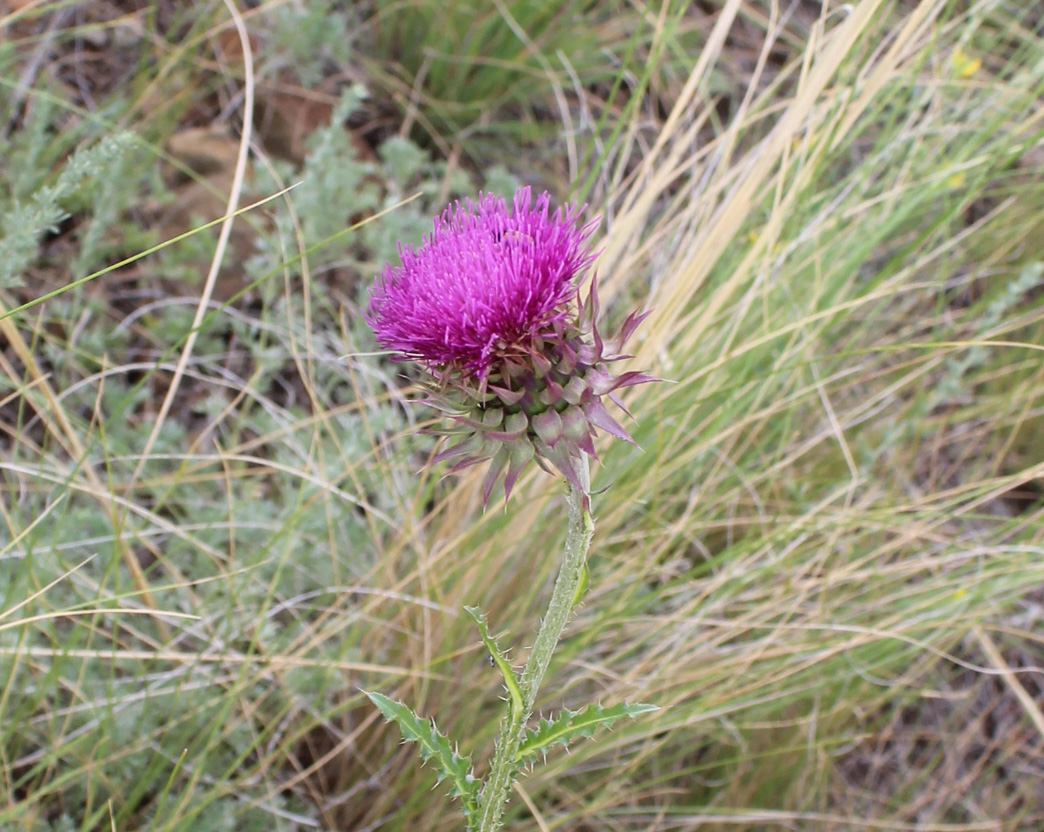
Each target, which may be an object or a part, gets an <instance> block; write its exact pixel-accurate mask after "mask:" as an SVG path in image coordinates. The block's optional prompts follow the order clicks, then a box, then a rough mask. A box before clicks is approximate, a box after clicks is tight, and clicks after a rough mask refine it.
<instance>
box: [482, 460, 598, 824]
mask: <svg viewBox="0 0 1044 832" xmlns="http://www.w3.org/2000/svg"><path fill="white" fill-rule="evenodd" d="M574 464H575V466H576V473H577V477H578V478H579V480H580V483H581V484H582V486H583V487H582V488H577V487H576V486H575V485H570V486H569V530H568V532H567V533H566V543H565V556H564V558H563V560H562V568H561V569H560V570H559V572H558V578H557V579H556V580H555V588H554V591H553V592H552V593H551V603H550V604H549V605H548V608H547V613H546V614H545V615H544V620H543V621H542V622H541V623H540V629H539V630H538V631H537V637H536V641H535V642H534V643H533V649H532V651H531V652H530V654H529V661H528V662H526V669H525V670H524V671H523V673H522V681H521V683H520V684H521V687H522V703H523V707H522V710H521V711H517V710H516V709H514V708H512V710H511V713H509V714H508V716H506V717H505V718H504V720H503V721H502V722H501V724H500V736H499V737H498V739H497V746H496V748H497V750H496V753H495V754H494V755H493V766H492V768H491V769H490V773H489V778H488V779H487V780H486V785H485V787H484V789H483V791H482V797H481V799H480V806H481V812H482V814H481V816H480V819H479V827H478V828H479V832H495V830H497V829H499V828H500V816H501V814H502V813H503V811H504V804H505V803H506V802H507V796H508V790H509V789H510V788H511V784H512V783H513V782H514V780H515V774H516V772H517V766H516V763H515V757H516V756H517V754H518V748H519V745H520V744H521V743H522V737H523V734H524V731H525V726H526V723H527V722H528V721H529V717H530V715H531V714H532V712H533V705H534V704H535V702H536V698H537V693H538V692H539V690H540V683H541V681H543V678H544V674H545V673H546V672H547V667H548V665H549V664H550V663H551V656H552V654H553V653H554V652H555V647H557V646H558V640H559V638H561V636H562V630H564V629H565V625H566V622H567V621H568V620H569V614H570V613H571V612H572V611H573V605H574V601H575V598H576V592H577V587H579V585H580V581H581V578H582V576H583V571H584V565H585V563H586V562H587V551H588V549H589V548H590V547H591V537H592V536H593V535H594V518H593V517H592V516H591V508H590V505H591V498H590V492H591V474H590V469H589V468H588V461H587V457H586V456H583V457H582V458H581V459H579V460H574Z"/></svg>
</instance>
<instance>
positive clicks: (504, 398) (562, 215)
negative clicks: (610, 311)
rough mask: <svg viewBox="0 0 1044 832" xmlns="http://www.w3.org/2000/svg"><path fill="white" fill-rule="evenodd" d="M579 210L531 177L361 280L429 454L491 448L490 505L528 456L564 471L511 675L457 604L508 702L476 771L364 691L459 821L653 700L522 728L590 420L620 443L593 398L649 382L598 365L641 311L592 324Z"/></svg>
mask: <svg viewBox="0 0 1044 832" xmlns="http://www.w3.org/2000/svg"><path fill="white" fill-rule="evenodd" d="M582 212H583V209H582V208H578V207H576V206H568V207H564V208H561V207H560V208H558V209H556V210H555V211H554V212H553V213H552V211H551V198H550V196H549V195H548V194H546V193H544V194H542V195H541V196H540V197H538V198H537V199H536V201H535V203H534V201H533V198H532V193H531V191H530V189H529V188H521V189H519V191H518V192H517V193H516V194H515V198H514V203H513V205H512V206H510V207H509V206H508V204H507V201H506V200H504V199H503V198H500V197H497V196H493V195H487V196H485V197H480V199H479V201H478V202H477V203H474V202H471V201H465V202H463V203H456V204H455V205H454V206H451V207H449V208H447V209H446V211H445V212H444V213H443V214H442V216H441V217H439V218H438V219H436V220H435V227H434V230H433V231H432V233H431V234H430V235H429V236H428V237H426V238H425V240H424V242H423V244H422V245H421V246H420V247H418V248H416V249H413V248H410V247H408V246H402V245H400V247H399V255H400V259H401V265H399V266H393V265H391V264H389V265H388V266H386V267H385V269H384V272H383V274H382V275H381V277H380V278H379V279H378V280H377V283H376V285H375V286H374V287H373V288H372V290H371V293H370V303H369V306H368V308H367V311H366V319H367V321H368V322H369V323H370V325H371V326H372V327H373V329H374V331H375V333H376V336H377V340H378V342H379V343H380V344H381V346H382V347H384V348H386V349H388V350H390V351H392V353H393V355H394V356H395V358H396V360H400V361H415V362H418V363H419V364H421V365H422V366H423V367H425V368H426V370H427V373H428V384H427V387H428V398H427V399H426V402H427V403H428V404H430V405H432V406H434V407H436V408H438V409H439V410H441V411H443V412H444V413H446V414H447V415H448V417H449V418H450V420H451V422H452V425H451V426H450V427H448V428H446V429H444V430H443V431H441V432H443V433H445V434H447V435H448V436H450V437H451V438H452V440H453V441H452V443H451V444H450V447H449V448H448V449H447V450H445V451H444V452H442V453H441V454H439V455H438V456H436V457H435V458H434V460H433V463H437V462H440V461H442V460H447V459H449V460H454V461H455V464H454V466H453V468H452V469H451V470H453V471H457V470H460V469H463V468H467V467H469V466H472V465H475V464H478V463H480V462H485V461H487V460H489V462H490V464H489V469H488V472H487V474H486V478H485V483H484V486H483V501H484V503H485V504H487V505H488V503H489V500H490V497H491V496H492V494H493V492H494V490H495V488H496V486H497V484H498V483H499V482H501V481H502V482H503V487H504V496H505V500H507V499H508V498H510V495H511V490H512V488H513V487H514V485H515V483H516V482H517V480H518V477H519V476H520V475H521V474H522V472H523V470H524V469H525V468H526V466H527V465H528V464H529V463H530V462H531V461H535V462H536V463H537V464H538V465H540V466H541V467H543V468H544V469H545V470H546V471H549V472H553V471H555V470H557V471H558V472H559V473H560V474H561V475H562V476H564V477H565V479H566V480H567V482H568V483H569V500H568V502H569V522H568V531H567V534H566V543H565V553H564V556H563V558H562V562H561V568H560V570H559V574H558V578H557V580H556V582H555V587H554V591H553V593H552V597H551V601H550V604H549V606H548V609H547V613H546V614H545V616H544V619H543V621H542V622H541V625H540V630H539V631H538V633H537V636H536V639H535V641H534V642H533V648H532V650H531V651H530V655H529V659H528V661H527V663H526V666H525V669H524V671H523V673H522V674H521V676H519V675H516V672H515V669H514V667H512V665H511V664H510V662H509V661H508V659H507V655H506V653H505V652H504V651H503V650H501V648H500V646H499V645H498V644H497V642H496V640H495V639H494V638H493V637H492V635H491V634H490V631H489V627H488V624H487V621H486V618H485V616H484V615H483V614H482V613H481V612H480V611H479V610H478V609H477V608H474V607H467V608H465V609H466V611H467V612H468V614H469V615H471V617H472V618H473V619H474V621H475V623H476V625H477V626H478V630H479V635H480V636H481V638H482V641H483V644H484V645H485V647H486V648H487V649H488V650H489V653H490V656H491V658H492V659H493V664H494V665H495V666H496V667H497V668H498V669H499V670H500V672H501V674H502V675H503V678H504V684H505V688H506V690H507V694H508V696H507V713H506V715H505V716H504V719H503V720H502V722H501V728H500V736H499V738H498V740H497V744H496V751H495V753H494V756H493V760H492V762H491V765H490V771H489V774H488V776H487V777H486V778H485V779H484V780H481V779H479V778H477V777H475V775H474V773H473V771H472V766H471V758H470V757H469V756H462V755H461V754H460V753H459V751H458V749H457V746H456V744H455V743H453V742H452V741H451V740H450V739H449V738H448V737H447V736H445V735H444V734H442V733H441V732H440V731H439V730H438V729H437V728H436V726H435V723H434V722H433V721H432V720H427V719H423V718H421V717H420V716H418V715H417V714H416V713H414V712H413V711H412V710H411V709H410V708H409V707H408V706H406V705H404V704H402V703H400V702H396V701H394V700H391V699H389V698H388V697H386V696H384V695H383V694H379V693H367V696H369V697H370V699H371V701H372V702H373V703H374V704H375V705H376V706H377V707H378V708H379V709H380V711H381V713H382V714H383V715H384V716H385V718H387V719H388V720H389V721H393V722H395V723H396V724H397V725H398V726H399V729H400V730H401V732H402V734H403V737H404V738H405V739H406V740H407V741H410V742H415V743H417V744H418V746H419V748H420V752H421V756H422V758H423V759H424V760H426V761H433V762H434V763H435V765H436V766H437V768H438V772H439V779H440V780H447V781H448V782H449V783H451V788H452V793H453V795H454V796H455V797H457V798H459V799H460V801H461V805H462V808H463V811H464V816H465V819H466V821H467V826H468V829H469V830H472V829H474V830H479V832H493V831H494V830H496V829H500V828H501V815H502V814H503V809H504V805H505V803H506V802H507V799H508V794H509V791H510V787H511V784H512V783H513V782H514V780H515V778H517V776H518V775H519V773H520V771H521V770H522V769H524V768H525V767H527V766H531V765H533V763H534V762H535V761H536V760H538V759H541V758H542V757H543V755H545V754H546V753H547V751H548V750H549V749H551V748H553V747H554V746H556V745H562V746H568V745H569V743H570V742H572V741H573V740H577V739H579V738H581V737H589V736H592V735H593V733H594V731H595V730H596V729H598V728H599V727H608V726H609V725H611V724H612V723H613V722H614V721H616V720H617V719H619V718H621V717H624V716H627V717H631V718H633V717H636V716H638V715H640V714H644V713H647V712H649V711H651V710H655V708H654V706H651V705H640V704H639V705H627V704H619V705H616V706H612V707H602V706H600V705H590V706H588V707H586V708H584V709H581V710H578V711H569V710H566V711H563V712H562V713H561V714H559V715H558V717H557V718H555V719H550V720H544V721H542V722H541V723H540V724H539V725H538V726H537V727H535V728H529V729H527V723H528V722H529V719H530V717H531V715H532V713H533V708H534V704H535V702H536V697H537V693H538V691H539V687H540V683H541V681H542V680H543V677H544V674H545V672H546V671H547V667H548V665H549V663H550V660H551V655H552V653H553V652H554V649H555V646H556V645H557V644H558V640H559V638H560V637H561V634H562V630H563V629H564V627H565V624H566V622H567V621H568V619H569V615H570V613H571V612H572V610H573V608H574V607H575V606H576V603H577V601H578V599H579V598H580V597H581V596H582V595H583V590H584V588H585V586H586V582H587V566H586V557H587V551H588V548H589V546H590V542H591V538H592V536H593V534H594V518H593V516H592V513H591V493H590V490H591V489H590V472H589V468H588V457H593V456H595V445H594V440H595V437H596V433H597V431H599V430H601V431H605V432H606V433H609V434H611V435H613V436H615V437H618V438H620V439H623V440H626V441H628V442H631V441H633V440H632V439H631V437H630V436H629V435H628V434H627V432H626V431H625V430H624V429H623V428H622V427H621V426H620V425H619V423H617V421H616V420H615V419H614V418H613V417H612V416H611V415H610V413H609V411H608V410H607V409H606V407H605V403H604V401H603V399H605V398H608V399H609V400H611V401H614V402H615V403H616V404H617V405H619V406H620V407H621V408H622V407H623V404H622V403H621V402H620V400H619V399H618V398H617V397H616V391H617V390H620V389H622V388H625V387H630V386H632V385H636V384H643V383H646V382H650V381H654V379H653V378H652V377H651V376H648V375H646V374H644V373H640V372H626V373H622V374H620V375H614V374H613V373H612V372H611V371H610V365H611V364H612V363H613V362H616V361H619V360H620V359H622V358H626V357H628V356H624V355H622V350H623V346H624V343H625V342H626V340H627V339H628V338H629V337H630V335H631V334H632V333H633V332H634V330H635V329H636V328H637V327H638V325H639V324H640V323H641V322H642V320H643V318H644V317H645V316H644V315H643V314H640V313H638V312H635V313H633V314H632V315H631V316H630V317H628V318H627V320H626V321H625V322H624V324H623V326H622V327H621V330H620V332H619V333H618V334H617V335H616V336H615V337H614V338H603V337H602V335H601V333H600V332H599V330H598V326H597V318H598V293H597V286H596V281H595V279H594V278H592V281H591V287H590V291H589V292H588V294H587V297H586V298H584V297H583V296H582V294H581V288H582V284H583V281H584V278H585V275H586V272H587V271H588V269H589V268H590V266H591V265H592V263H593V262H594V260H595V257H596V253H595V252H594V251H592V249H591V245H590V240H591V237H592V235H593V234H594V232H595V229H596V228H597V221H592V222H587V223H581V221H580V216H581V214H582Z"/></svg>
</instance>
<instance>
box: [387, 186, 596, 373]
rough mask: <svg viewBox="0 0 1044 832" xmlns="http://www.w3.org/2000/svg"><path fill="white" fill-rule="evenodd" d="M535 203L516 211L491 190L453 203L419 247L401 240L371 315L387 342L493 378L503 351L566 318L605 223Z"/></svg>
mask: <svg viewBox="0 0 1044 832" xmlns="http://www.w3.org/2000/svg"><path fill="white" fill-rule="evenodd" d="M550 205H551V197H550V196H549V195H548V194H546V193H545V194H543V195H541V196H540V197H539V198H538V199H537V201H536V205H531V196H530V190H529V188H522V189H520V190H519V191H518V193H517V194H515V204H514V211H509V210H508V206H507V203H506V202H505V200H504V199H503V198H502V197H498V196H494V195H492V194H488V195H486V196H485V197H482V198H481V199H480V200H479V203H478V204H477V205H476V204H474V203H472V202H471V201H470V200H468V201H466V202H465V203H464V204H463V205H462V204H460V203H457V204H456V206H452V207H450V208H447V209H446V211H445V213H443V215H442V216H441V217H439V218H438V219H436V220H435V230H434V231H433V232H432V234H431V235H430V236H429V237H427V238H426V239H425V241H424V245H422V246H421V247H420V248H419V249H417V250H413V249H410V248H409V247H408V246H403V245H400V246H399V256H400V258H401V259H402V265H401V266H398V267H396V266H392V265H390V264H389V265H388V266H386V267H385V269H384V274H383V276H382V277H381V278H380V279H379V280H378V281H377V285H376V287H374V289H373V291H372V293H371V301H370V308H369V312H368V320H369V321H370V323H371V325H372V326H373V327H374V329H375V330H376V332H377V338H378V340H379V341H380V343H381V345H382V346H384V347H385V348H386V349H390V350H394V351H396V352H398V353H400V354H401V356H402V357H404V358H407V359H414V360H416V361H420V362H422V363H424V364H426V365H428V367H429V368H431V369H433V370H435V371H437V372H444V371H445V369H446V368H450V367H452V368H453V370H455V371H457V372H460V373H461V374H463V375H472V376H475V377H478V378H484V377H485V376H486V375H487V374H488V373H489V371H490V369H492V367H493V365H494V364H495V363H496V361H497V360H498V358H502V357H504V356H507V355H511V354H517V353H522V352H525V351H526V350H527V349H528V347H529V345H530V344H531V343H532V342H533V341H534V340H535V339H536V338H537V337H538V336H539V334H540V333H541V332H543V331H545V330H546V329H547V327H548V326H550V325H552V324H553V323H554V322H555V321H561V320H563V319H564V318H565V316H566V314H567V311H566V310H567V308H568V305H569V302H570V300H571V299H572V297H573V295H574V294H575V293H576V285H575V282H574V279H575V278H576V277H577V275H581V274H583V272H584V271H585V270H586V269H587V267H588V266H589V265H590V264H591V262H592V261H593V260H594V254H593V253H592V252H591V250H590V248H589V247H588V245H587V241H588V239H589V238H590V237H591V235H592V234H593V233H594V230H595V228H596V227H597V225H598V222H597V220H596V221H594V222H590V223H587V224H586V225H583V226H579V227H578V226H577V219H578V217H579V214H580V209H577V208H575V207H569V208H566V209H562V208H559V209H558V210H557V211H555V213H554V214H552V213H551V210H550Z"/></svg>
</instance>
